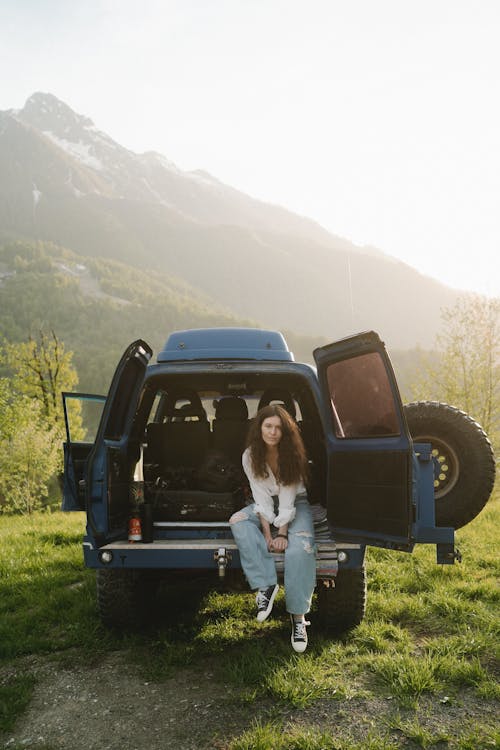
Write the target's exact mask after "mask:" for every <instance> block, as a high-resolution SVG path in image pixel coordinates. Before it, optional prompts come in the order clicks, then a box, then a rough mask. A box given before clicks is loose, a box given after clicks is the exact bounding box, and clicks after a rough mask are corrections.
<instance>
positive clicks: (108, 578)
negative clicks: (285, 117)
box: [63, 328, 495, 631]
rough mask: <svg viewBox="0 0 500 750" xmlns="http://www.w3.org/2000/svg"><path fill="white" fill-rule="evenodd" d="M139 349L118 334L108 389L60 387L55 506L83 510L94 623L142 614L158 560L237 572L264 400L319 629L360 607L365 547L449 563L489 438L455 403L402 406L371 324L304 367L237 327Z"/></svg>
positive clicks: (332, 626)
mask: <svg viewBox="0 0 500 750" xmlns="http://www.w3.org/2000/svg"><path fill="white" fill-rule="evenodd" d="M152 354H153V353H152V350H151V348H150V347H149V345H148V344H147V343H145V342H144V341H142V340H139V341H135V342H134V343H132V344H131V345H130V346H129V347H128V348H127V350H126V351H125V353H124V354H123V356H122V358H121V360H120V362H119V364H118V366H117V368H116V372H115V375H114V377H113V379H112V382H111V386H110V389H109V393H108V395H107V397H104V396H95V395H91V394H82V393H64V394H63V402H64V412H65V419H66V429H67V441H66V443H65V444H64V461H65V468H64V497H63V509H64V510H67V511H72V510H85V512H86V516H87V525H86V533H85V537H84V540H83V553H84V560H85V564H86V565H87V566H88V567H91V568H95V569H96V575H97V600H98V608H99V613H100V616H101V618H102V620H103V622H105V623H106V624H108V625H113V626H118V627H125V626H133V625H137V624H138V623H139V622H141V620H142V619H143V618H144V617H145V616H146V613H147V612H148V610H149V608H150V606H151V603H152V602H153V600H154V593H155V587H156V586H157V584H158V582H159V581H160V580H161V578H162V576H164V575H165V574H167V573H168V572H169V571H170V572H175V573H176V574H177V573H178V572H180V571H188V572H189V571H191V572H194V571H203V572H204V573H211V574H213V576H214V583H215V581H218V582H220V581H227V582H230V581H234V579H235V578H236V579H238V578H239V579H242V572H241V566H240V561H239V556H238V549H237V547H236V544H235V543H234V540H233V539H232V537H231V532H230V529H229V523H228V519H229V517H230V515H231V514H232V512H233V511H234V510H237V509H238V508H240V507H241V506H242V505H243V504H244V503H245V502H251V497H250V494H249V489H248V487H247V486H246V484H245V479H244V476H243V475H242V472H241V453H242V451H243V449H244V444H245V436H246V433H247V430H248V425H249V422H250V420H251V419H252V418H253V416H254V415H255V414H256V412H257V410H258V409H259V408H260V407H262V406H263V405H266V404H268V403H279V404H281V405H283V406H284V407H285V408H286V409H287V410H288V411H289V413H290V414H291V415H292V417H293V418H294V419H295V420H296V421H297V424H298V426H299V429H300V431H301V434H302V437H303V440H304V443H305V446H306V449H307V454H308V459H309V463H310V477H311V480H310V485H309V487H308V496H309V501H310V503H311V505H312V509H313V515H314V519H315V529H316V543H317V548H318V554H317V596H316V601H317V604H316V615H317V619H318V620H319V622H320V623H321V624H322V625H323V626H324V627H325V628H326V629H327V630H332V631H339V630H345V629H348V628H351V627H353V626H355V625H356V624H358V623H360V622H361V620H362V619H363V616H364V612H365V604H366V574H365V564H364V558H365V549H366V546H367V545H374V546H377V547H385V548H388V549H393V550H400V551H401V552H411V551H412V550H413V548H414V546H415V544H418V543H423V544H433V545H435V546H436V551H437V562H438V563H444V564H448V563H453V562H454V561H455V559H456V558H457V556H458V551H457V550H456V549H455V543H454V530H455V529H456V528H458V527H459V526H462V525H463V524H464V523H467V522H468V521H470V520H471V519H472V518H473V517H474V516H475V515H477V513H478V512H479V511H480V510H481V508H482V507H483V506H484V504H485V503H486V501H487V500H488V497H489V495H490V493H491V490H492V487H493V483H494V476H495V462H494V458H493V453H492V449H491V445H490V443H489V441H488V439H487V437H486V435H485V434H484V432H483V430H482V429H481V428H480V427H479V425H477V423H476V422H474V421H473V420H472V419H471V418H470V417H468V416H467V415H466V414H464V413H463V412H461V411H459V410H458V409H455V408H453V407H450V406H447V405H445V404H440V403H435V402H419V403H413V404H408V405H406V406H403V404H402V403H401V398H400V395H399V391H398V386H397V383H396V379H395V376H394V372H393V369H392V366H391V363H390V360H389V357H388V355H387V352H386V350H385V346H384V344H383V342H382V341H381V340H380V338H379V336H378V335H377V334H376V333H374V332H366V333H361V334H358V335H356V336H352V337H349V338H346V339H342V340H341V341H337V342H335V343H333V344H330V345H328V346H323V347H321V348H318V349H316V350H315V351H314V360H315V362H316V367H313V366H311V365H309V364H303V363H299V362H296V361H295V360H294V357H293V354H292V353H291V352H290V351H289V349H288V346H287V344H286V341H285V339H284V338H283V336H282V335H281V334H280V333H278V332H274V331H265V330H259V329H251V328H219V329H199V330H188V331H179V332H176V333H173V334H172V335H170V337H169V338H168V340H167V342H166V344H165V347H164V349H163V350H162V351H161V352H160V353H159V354H158V357H157V361H156V363H152V362H151V359H152ZM76 402H77V403H78V405H77V403H76ZM82 421H83V426H82ZM465 467H466V470H465ZM276 565H277V568H278V572H280V571H281V570H282V568H283V559H282V556H281V555H279V554H276Z"/></svg>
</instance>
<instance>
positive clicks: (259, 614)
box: [257, 584, 279, 622]
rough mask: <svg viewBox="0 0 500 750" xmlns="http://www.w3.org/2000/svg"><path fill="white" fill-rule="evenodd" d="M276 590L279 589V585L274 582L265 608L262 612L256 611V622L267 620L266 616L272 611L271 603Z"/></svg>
mask: <svg viewBox="0 0 500 750" xmlns="http://www.w3.org/2000/svg"><path fill="white" fill-rule="evenodd" d="M278 590H279V585H278V584H276V586H275V587H274V591H273V593H272V594H271V598H270V599H269V604H268V605H267V609H265V610H264V611H262V612H257V622H264V620H267V618H268V617H269V615H270V614H271V612H272V611H273V603H274V599H275V597H276V594H277V593H278Z"/></svg>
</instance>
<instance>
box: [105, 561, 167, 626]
mask: <svg viewBox="0 0 500 750" xmlns="http://www.w3.org/2000/svg"><path fill="white" fill-rule="evenodd" d="M96 584H97V609H98V611H99V617H100V618H101V621H102V622H103V624H104V625H106V626H107V627H114V628H123V629H126V630H129V629H135V628H138V627H139V626H140V625H142V624H143V623H144V622H145V621H146V620H147V619H148V615H149V613H150V610H151V603H152V600H153V597H154V589H155V581H154V580H153V579H152V578H151V576H148V575H147V574H145V573H143V572H140V571H137V570H122V569H108V570H106V569H100V570H97V571H96Z"/></svg>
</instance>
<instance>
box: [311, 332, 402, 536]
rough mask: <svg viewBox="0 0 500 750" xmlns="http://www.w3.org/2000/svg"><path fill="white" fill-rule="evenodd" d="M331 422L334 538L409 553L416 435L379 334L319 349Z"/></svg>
mask: <svg viewBox="0 0 500 750" xmlns="http://www.w3.org/2000/svg"><path fill="white" fill-rule="evenodd" d="M314 359H315V361H316V364H317V368H318V378H319V382H320V388H321V392H322V396H323V400H324V403H325V404H326V405H327V407H328V411H329V414H328V419H329V420H330V424H329V425H328V427H329V428H330V429H328V430H327V452H328V457H327V460H328V498H327V502H328V508H327V516H328V521H329V524H330V526H331V527H332V529H333V531H334V534H335V535H336V537H337V538H339V539H340V538H342V539H347V540H350V541H358V542H361V543H363V544H372V545H375V546H379V547H388V548H391V549H400V550H407V551H411V549H412V548H413V542H412V539H411V529H412V521H413V514H414V510H413V500H412V460H413V449H412V441H411V438H410V435H409V432H408V428H407V425H406V420H405V418H404V416H403V408H402V403H401V398H400V396H399V391H398V388H397V384H396V379H395V377H394V372H393V370H392V366H391V363H390V361H389V357H388V355H387V352H386V351H385V346H384V343H383V342H382V341H381V340H380V338H379V336H378V335H377V334H376V333H374V332H372V331H371V332H368V333H362V334H358V335H357V336H352V337H350V338H347V339H342V340H341V341H338V342H336V343H333V344H329V345H327V346H323V347H321V348H319V349H316V350H315V351H314Z"/></svg>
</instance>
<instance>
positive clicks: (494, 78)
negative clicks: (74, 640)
mask: <svg viewBox="0 0 500 750" xmlns="http://www.w3.org/2000/svg"><path fill="white" fill-rule="evenodd" d="M498 39H500V1H499V0H142V2H139V0H70V1H68V0H0V70H2V71H3V72H2V78H1V83H0V110H5V109H11V108H14V109H16V108H21V107H22V106H23V105H24V103H25V101H26V99H27V98H28V97H29V96H30V95H31V94H32V93H34V92H35V91H44V92H50V93H52V94H54V95H55V96H57V97H58V98H59V99H62V100H63V101H65V102H66V103H67V104H68V105H69V106H70V107H72V108H73V109H74V110H75V111H77V112H79V113H80V114H85V115H87V116H88V117H90V118H91V119H92V120H93V121H94V123H95V124H96V125H97V127H98V128H99V129H101V130H103V131H105V132H106V133H108V134H109V135H110V136H111V137H112V138H113V139H114V140H116V141H118V142H119V143H120V144H122V145H123V146H125V147H127V148H129V149H131V150H132V151H136V152H143V151H150V150H154V151H158V152H160V153H162V154H164V155H165V156H166V157H167V158H168V159H169V160H171V161H173V162H174V163H175V164H177V166H178V167H180V168H181V169H185V170H191V169H204V170H206V171H208V172H210V173H211V174H212V175H214V176H215V177H216V178H217V179H219V180H221V181H222V182H225V183H227V184H229V185H232V186H233V187H236V188H238V189H239V190H242V191H243V192H246V193H248V194H249V195H252V196H254V197H256V198H259V199H262V200H265V201H267V202H271V203H275V204H279V205H282V206H285V207H286V208H289V209H290V210H292V211H294V212H296V213H299V214H302V215H305V216H309V217H310V218H312V219H315V220H316V221H318V222H319V223H320V224H322V225H323V226H324V227H325V228H327V229H328V230H330V231H331V232H333V233H334V234H336V235H340V236H342V237H345V238H347V239H350V240H352V241H353V242H355V243H356V244H359V245H370V246H372V247H377V248H378V249H380V250H382V251H383V252H384V253H387V254H389V255H392V256H394V257H396V258H399V259H401V260H403V261H404V262H406V263H408V264H410V265H411V266H413V267H414V268H417V269H418V270H419V271H421V272H422V273H425V274H427V275H429V276H432V277H434V278H436V279H439V280H440V281H442V282H443V283H445V284H448V285H450V286H452V287H455V288H458V289H464V290H471V291H475V292H479V293H481V294H487V295H490V296H493V295H494V296H500V273H499V272H497V269H498V267H499V266H500V263H499V261H498V257H499V255H500V91H499V80H500V44H499V43H498ZM423 302H424V301H423Z"/></svg>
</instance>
